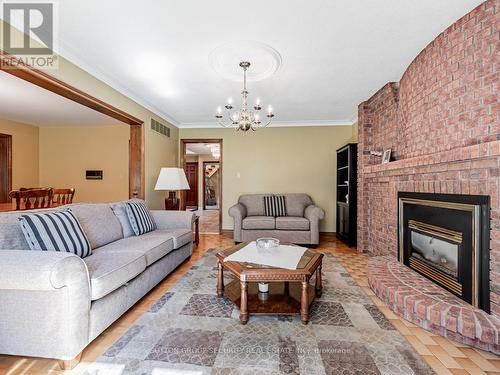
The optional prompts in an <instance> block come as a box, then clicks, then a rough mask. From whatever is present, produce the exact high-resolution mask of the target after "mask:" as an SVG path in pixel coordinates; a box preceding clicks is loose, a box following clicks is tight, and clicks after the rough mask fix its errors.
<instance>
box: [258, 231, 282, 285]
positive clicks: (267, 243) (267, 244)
mask: <svg viewBox="0 0 500 375" xmlns="http://www.w3.org/2000/svg"><path fill="white" fill-rule="evenodd" d="M255 243H256V244H257V248H258V249H259V250H261V251H262V250H263V251H269V250H272V249H275V248H277V247H278V246H279V245H280V240H278V239H277V238H271V237H270V238H258V239H257V241H255ZM259 292H260V293H268V292H269V283H259Z"/></svg>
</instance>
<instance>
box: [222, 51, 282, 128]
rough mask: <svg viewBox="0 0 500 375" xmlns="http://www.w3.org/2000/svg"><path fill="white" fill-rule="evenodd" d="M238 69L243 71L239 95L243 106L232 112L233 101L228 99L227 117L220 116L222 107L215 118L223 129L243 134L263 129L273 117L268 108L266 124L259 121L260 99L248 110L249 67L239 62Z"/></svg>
mask: <svg viewBox="0 0 500 375" xmlns="http://www.w3.org/2000/svg"><path fill="white" fill-rule="evenodd" d="M240 67H241V68H242V69H243V91H242V92H241V95H242V96H243V104H242V106H241V108H240V109H239V110H235V111H232V109H233V99H232V98H229V99H228V100H227V104H226V105H225V106H224V108H226V109H227V115H226V116H227V117H226V118H225V117H224V115H223V114H222V107H219V108H217V114H216V115H215V118H216V119H217V121H218V122H219V124H220V125H222V126H223V127H225V128H235V129H236V130H242V131H244V132H246V131H248V130H250V129H252V130H253V131H255V130H257V129H259V128H265V127H266V126H267V125H269V124H270V123H271V121H272V118H273V117H274V113H273V108H272V107H271V106H269V107H268V108H267V114H266V115H265V116H266V117H267V122H266V123H265V124H264V123H263V122H262V120H261V115H260V110H261V109H262V107H261V105H260V99H259V98H257V99H256V100H255V104H254V106H253V109H252V108H248V90H247V70H248V68H249V67H250V63H249V62H248V61H242V62H240Z"/></svg>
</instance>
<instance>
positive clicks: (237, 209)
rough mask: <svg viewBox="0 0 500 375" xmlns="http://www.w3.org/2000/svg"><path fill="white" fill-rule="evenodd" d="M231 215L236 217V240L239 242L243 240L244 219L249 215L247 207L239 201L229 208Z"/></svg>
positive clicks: (234, 232)
mask: <svg viewBox="0 0 500 375" xmlns="http://www.w3.org/2000/svg"><path fill="white" fill-rule="evenodd" d="M229 216H231V217H232V218H233V219H234V231H233V237H234V240H235V241H237V242H241V227H242V223H243V219H244V218H245V217H247V209H246V207H245V206H244V205H242V204H241V203H237V204H235V205H234V206H232V207H230V208H229Z"/></svg>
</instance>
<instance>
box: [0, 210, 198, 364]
mask: <svg viewBox="0 0 500 375" xmlns="http://www.w3.org/2000/svg"><path fill="white" fill-rule="evenodd" d="M66 207H71V210H72V211H73V212H74V213H75V215H76V217H77V218H78V220H79V222H80V224H81V226H82V228H83V229H84V231H85V233H86V235H87V237H88V239H89V242H90V244H91V246H92V249H93V251H92V255H91V256H89V257H86V258H83V259H82V258H80V257H78V256H76V255H73V254H71V253H66V252H64V253H62V252H55V251H29V250H28V251H26V249H29V247H28V244H27V243H26V240H25V239H24V236H23V234H22V231H21V229H20V225H19V221H18V219H17V218H18V216H19V215H20V214H22V213H23V212H11V213H1V214H0V338H1V339H0V353H2V354H13V355H24V356H34V357H46V358H56V359H59V360H65V361H68V360H72V359H74V358H75V357H76V358H78V356H79V354H80V353H81V352H82V350H83V349H84V348H85V347H86V346H87V345H88V344H89V343H90V342H91V341H92V340H94V339H95V338H96V337H97V336H98V335H99V334H100V333H101V332H103V331H104V330H105V329H106V328H107V327H109V326H110V325H111V323H113V322H114V321H115V320H116V319H118V318H119V317H120V316H121V315H122V314H123V313H124V312H126V311H127V310H128V309H129V308H130V307H131V306H132V305H134V304H135V303H136V302H137V301H138V300H139V299H140V298H142V297H143V296H144V295H145V294H146V293H147V292H148V291H150V290H151V289H152V288H153V287H154V286H155V285H156V284H158V283H159V282H160V281H161V280H162V279H163V278H164V277H165V276H167V275H168V274H169V273H170V272H172V271H173V270H174V269H175V268H176V267H177V266H178V265H179V264H181V263H182V262H183V261H184V260H186V259H187V258H189V257H190V256H191V254H192V249H193V243H192V239H193V235H192V223H193V214H192V213H188V212H182V211H151V212H152V215H153V217H154V220H155V222H156V225H157V230H155V231H153V232H150V233H146V234H144V235H141V236H138V237H136V236H134V235H133V234H131V228H130V224H128V220H126V216H125V215H126V211H125V205H124V202H118V203H115V204H73V205H69V206H66ZM44 211H47V210H44ZM24 212H26V211H24Z"/></svg>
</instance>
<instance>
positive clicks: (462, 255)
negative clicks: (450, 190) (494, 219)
mask: <svg viewBox="0 0 500 375" xmlns="http://www.w3.org/2000/svg"><path fill="white" fill-rule="evenodd" d="M489 213H490V198H489V196H484V195H460V194H433V193H413V192H399V193H398V259H399V261H400V262H401V263H403V264H404V265H406V266H408V267H410V268H411V269H413V270H414V271H416V272H418V273H419V274H421V275H423V276H425V277H426V278H428V279H429V280H431V281H433V282H434V283H436V284H438V285H439V286H441V287H443V288H445V289H446V290H448V291H449V292H451V293H453V294H454V295H456V296H458V297H459V298H461V299H462V300H464V301H465V302H468V303H470V304H471V305H473V306H475V307H478V308H480V309H482V310H484V311H485V312H487V313H490V288H489V234H490V227H489V225H490V223H489Z"/></svg>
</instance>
